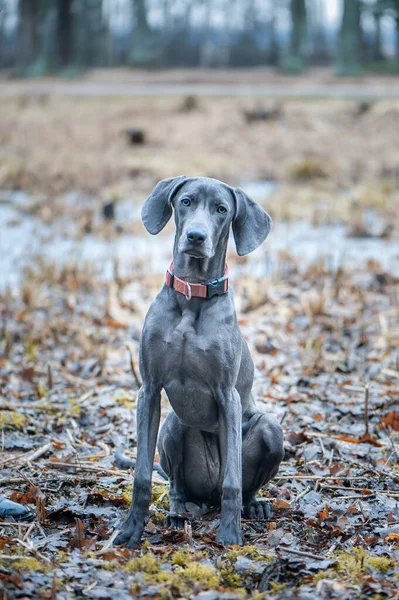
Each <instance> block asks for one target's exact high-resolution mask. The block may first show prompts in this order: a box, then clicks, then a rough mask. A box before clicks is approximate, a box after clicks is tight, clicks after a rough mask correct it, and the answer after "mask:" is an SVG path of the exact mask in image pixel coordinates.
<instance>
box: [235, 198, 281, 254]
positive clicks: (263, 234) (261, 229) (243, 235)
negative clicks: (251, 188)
mask: <svg viewBox="0 0 399 600" xmlns="http://www.w3.org/2000/svg"><path fill="white" fill-rule="evenodd" d="M233 196H234V200H235V204H236V212H235V216H234V219H233V223H232V226H233V235H234V241H235V243H236V248H237V254H238V255H239V256H244V255H245V254H249V253H250V252H253V250H255V249H256V248H257V247H258V246H260V244H261V243H262V242H264V241H265V239H266V238H267V236H268V235H269V232H270V229H271V226H272V220H271V218H270V217H269V215H268V214H267V212H266V211H264V210H263V208H262V207H261V206H259V204H257V202H255V201H254V200H252V198H250V197H249V196H248V195H247V194H246V193H245V192H244V191H243V190H242V189H241V188H235V189H233Z"/></svg>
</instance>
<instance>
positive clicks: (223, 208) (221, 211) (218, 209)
mask: <svg viewBox="0 0 399 600" xmlns="http://www.w3.org/2000/svg"><path fill="white" fill-rule="evenodd" d="M217 211H218V213H221V214H223V213H227V208H226V207H225V206H223V204H221V205H220V206H218V207H217Z"/></svg>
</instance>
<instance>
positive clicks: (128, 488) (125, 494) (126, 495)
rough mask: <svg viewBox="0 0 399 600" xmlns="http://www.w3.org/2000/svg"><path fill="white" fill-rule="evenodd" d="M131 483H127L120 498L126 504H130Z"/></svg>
mask: <svg viewBox="0 0 399 600" xmlns="http://www.w3.org/2000/svg"><path fill="white" fill-rule="evenodd" d="M132 493H133V483H128V484H127V486H126V487H125V489H124V490H123V492H122V499H123V500H124V501H125V502H126V504H127V505H128V506H130V505H131V504H132Z"/></svg>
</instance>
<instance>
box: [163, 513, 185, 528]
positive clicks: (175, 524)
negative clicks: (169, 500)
mask: <svg viewBox="0 0 399 600" xmlns="http://www.w3.org/2000/svg"><path fill="white" fill-rule="evenodd" d="M189 520H190V519H189V518H188V516H187V517H185V516H183V515H176V514H169V515H168V516H167V517H166V523H165V524H166V527H169V528H170V529H184V522H185V521H189Z"/></svg>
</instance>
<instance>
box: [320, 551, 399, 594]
mask: <svg viewBox="0 0 399 600" xmlns="http://www.w3.org/2000/svg"><path fill="white" fill-rule="evenodd" d="M336 559H337V563H336V564H335V565H334V567H332V568H331V569H328V570H327V571H320V572H319V573H317V574H316V575H315V577H314V578H313V581H314V582H317V581H320V580H321V579H337V578H340V579H345V580H346V581H348V582H350V583H352V584H354V585H359V584H360V582H361V580H362V578H363V577H365V576H366V575H367V574H368V573H369V572H370V569H374V570H376V571H380V572H381V573H386V572H387V571H389V570H390V569H394V568H395V561H394V559H391V558H388V557H386V556H371V555H370V554H368V553H367V552H366V551H365V549H364V548H363V547H361V546H357V547H354V548H353V549H352V552H344V551H341V552H338V553H337V555H336Z"/></svg>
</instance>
